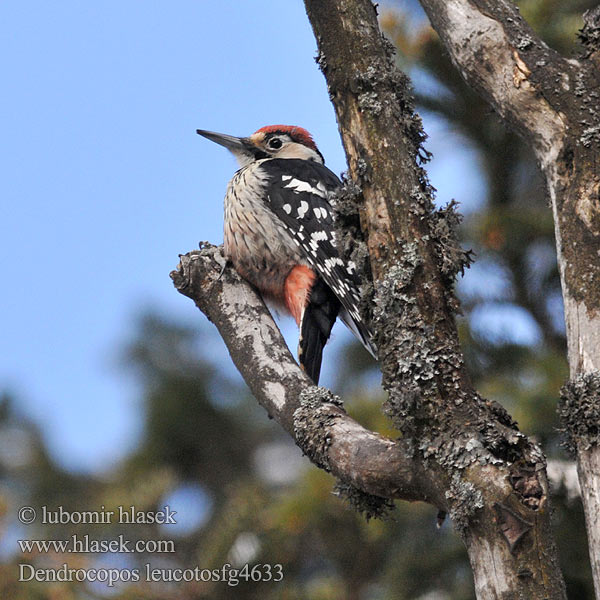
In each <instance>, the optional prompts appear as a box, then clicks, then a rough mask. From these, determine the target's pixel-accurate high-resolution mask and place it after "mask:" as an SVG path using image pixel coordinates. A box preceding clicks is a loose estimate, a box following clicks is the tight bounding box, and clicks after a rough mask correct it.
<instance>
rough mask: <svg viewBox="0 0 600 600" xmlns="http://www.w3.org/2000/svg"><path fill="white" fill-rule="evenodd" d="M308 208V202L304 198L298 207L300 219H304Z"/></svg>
mask: <svg viewBox="0 0 600 600" xmlns="http://www.w3.org/2000/svg"><path fill="white" fill-rule="evenodd" d="M307 210H308V202H306V201H305V200H302V202H300V206H299V207H298V217H299V218H300V219H303V218H304V215H305V214H306V211H307Z"/></svg>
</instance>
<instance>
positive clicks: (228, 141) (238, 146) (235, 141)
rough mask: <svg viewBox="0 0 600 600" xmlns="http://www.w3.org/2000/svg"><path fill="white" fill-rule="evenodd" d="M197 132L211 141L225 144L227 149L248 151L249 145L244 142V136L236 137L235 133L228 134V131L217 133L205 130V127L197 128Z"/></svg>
mask: <svg viewBox="0 0 600 600" xmlns="http://www.w3.org/2000/svg"><path fill="white" fill-rule="evenodd" d="M196 133H197V134H198V135H201V136H203V137H205V138H208V139H209V140H210V141H211V142H215V143H216V144H220V145H221V146H225V148H227V150H229V151H231V152H233V153H234V154H238V153H240V152H246V151H247V146H246V144H245V143H244V138H239V137H234V136H233V135H227V134H226V133H215V132H214V131H205V130H204V129H196Z"/></svg>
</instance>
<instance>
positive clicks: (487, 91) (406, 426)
mask: <svg viewBox="0 0 600 600" xmlns="http://www.w3.org/2000/svg"><path fill="white" fill-rule="evenodd" d="M305 4H306V8H307V13H308V16H309V18H310V21H311V24H312V26H313V29H314V32H315V35H316V38H317V43H318V47H319V55H318V59H317V60H318V63H319V65H320V67H321V69H322V70H323V73H324V75H325V77H326V79H327V84H328V88H329V93H330V97H331V100H332V102H333V104H334V107H335V109H336V113H337V117H338V123H339V127H340V133H341V135H342V139H343V142H344V146H345V149H346V153H347V157H348V163H349V176H348V179H347V181H346V185H345V187H344V189H343V190H342V191H341V193H340V195H339V198H338V202H337V213H338V215H337V216H338V222H339V224H340V233H341V234H343V235H341V240H342V246H343V249H344V250H345V251H346V252H347V254H348V255H349V256H351V257H352V259H353V260H354V261H355V262H356V264H357V265H359V268H362V269H363V270H364V272H365V273H371V274H372V279H371V280H370V281H369V282H367V284H366V285H365V286H364V289H363V290H362V292H363V298H364V302H363V306H362V309H363V312H364V316H365V318H366V319H369V320H370V321H371V323H372V327H373V330H374V331H375V335H376V340H375V341H376V343H377V346H378V349H379V360H380V365H381V368H382V373H383V385H384V387H385V389H386V390H387V391H388V393H389V399H388V401H387V403H386V406H385V410H386V412H387V413H388V414H389V416H390V417H391V418H392V420H393V422H394V423H395V425H396V427H397V428H398V429H399V430H400V431H401V432H402V437H401V440H400V441H393V440H389V439H386V438H383V437H382V436H380V435H378V434H376V433H373V432H370V431H368V430H366V429H364V428H363V427H361V426H360V425H359V424H358V423H356V422H355V421H353V420H352V419H351V418H350V417H348V415H347V414H346V413H345V412H344V411H343V407H342V406H341V402H340V400H339V399H338V398H336V397H334V396H333V395H332V394H331V393H330V392H328V391H327V390H324V389H323V388H317V387H315V386H314V385H312V384H311V382H310V381H309V380H308V378H307V377H306V376H305V375H304V374H303V373H302V372H301V371H300V370H299V368H298V367H297V365H296V364H295V362H294V360H293V358H292V356H291V354H290V353H289V351H288V350H287V348H286V347H285V344H284V342H283V340H282V339H281V336H280V334H279V332H278V330H277V327H276V326H275V325H274V323H273V321H272V319H271V318H270V316H269V314H268V312H267V310H266V308H265V307H264V305H263V303H262V301H261V300H260V299H259V298H258V297H257V295H256V294H255V293H254V291H253V290H252V288H251V287H250V286H249V285H248V284H246V283H245V282H244V281H242V280H241V279H240V278H239V277H238V276H237V275H236V274H235V273H233V272H232V271H231V270H229V269H225V271H224V273H223V275H222V276H221V277H219V271H220V266H221V265H222V263H223V258H222V256H221V254H220V252H219V250H218V249H216V248H214V247H206V248H203V249H202V250H201V251H199V252H198V251H196V252H192V253H189V254H188V255H185V256H183V257H182V258H181V263H180V265H179V268H178V270H177V271H174V272H173V273H172V277H173V280H174V283H175V286H176V287H177V289H178V290H179V291H180V292H181V293H183V294H185V295H187V296H189V297H190V298H192V299H193V300H194V301H195V302H196V304H197V306H198V307H199V308H200V309H201V310H202V311H203V312H205V314H207V316H208V317H209V319H211V320H212V321H213V322H214V323H215V324H216V326H217V327H218V329H219V331H220V333H221V335H222V337H223V338H224V340H225V342H226V344H227V345H228V348H229V351H230V353H231V355H232V358H233V360H234V362H235V364H236V366H237V367H238V369H239V370H240V372H241V373H242V375H243V376H244V378H245V379H246V381H247V383H248V385H249V386H250V388H251V390H252V392H253V393H254V395H255V396H256V398H257V399H258V401H259V402H260V403H261V404H262V405H263V406H264V407H265V409H266V410H267V411H268V413H269V415H270V416H271V417H273V418H275V419H276V420H277V421H279V422H280V423H281V425H282V426H283V427H284V428H285V429H286V430H287V431H288V432H289V433H290V434H291V435H292V436H293V437H294V439H295V440H296V442H297V443H298V445H299V446H300V447H301V448H302V449H303V450H304V452H306V454H308V456H309V457H310V458H311V459H312V460H313V462H315V463H316V464H317V465H319V466H320V467H322V468H324V469H326V470H329V471H331V472H332V473H333V474H334V475H336V477H338V479H339V480H340V482H341V486H340V489H342V490H345V493H346V495H347V496H348V497H350V499H351V500H352V502H353V503H354V504H358V506H359V508H361V509H362V510H364V511H365V512H367V514H369V515H373V514H378V513H380V512H382V511H384V510H385V509H386V507H387V505H388V501H389V499H393V498H403V499H409V500H424V501H427V502H430V503H432V504H433V505H435V506H437V507H438V508H440V509H442V510H445V511H448V512H449V513H450V516H451V517H452V519H453V522H454V524H455V527H456V528H457V530H458V531H459V533H460V534H461V535H462V537H463V539H464V540H465V543H466V546H467V550H468V552H469V557H470V560H471V564H472V567H473V572H474V575H475V586H476V591H477V596H478V598H480V599H488V598H489V599H500V598H501V599H503V600H506V599H513V598H514V599H517V598H519V599H520V598H527V599H532V600H536V599H542V598H544V599H553V600H554V599H559V598H564V597H565V591H564V584H563V581H562V577H561V574H560V569H559V568H558V562H557V556H556V549H555V546H554V543H553V540H552V536H551V533H550V531H551V528H550V508H549V503H548V484H547V479H546V473H545V460H544V457H543V455H542V453H541V452H540V450H539V448H538V447H537V446H536V445H535V444H534V443H533V442H532V441H530V440H529V439H527V438H526V437H525V436H524V435H522V434H521V433H520V432H519V431H518V429H517V427H516V424H515V423H514V422H513V420H512V419H511V418H510V416H509V415H508V414H507V413H506V411H504V409H503V408H502V407H501V406H499V405H498V404H496V403H493V402H488V401H486V400H484V399H482V398H481V397H480V396H479V395H478V394H477V392H476V391H475V390H474V389H473V387H472V385H471V382H470V380H469V377H468V374H467V373H466V370H465V368H464V364H463V357H462V353H461V350H460V347H459V344H458V337H457V332H456V327H455V323H454V315H455V312H456V310H457V307H458V302H457V300H456V297H455V295H454V292H453V282H454V279H455V277H456V275H457V273H458V272H459V271H461V270H462V269H463V268H464V267H465V266H467V265H468V263H469V256H468V254H467V253H465V252H463V251H462V250H461V248H460V246H459V245H458V243H457V240H456V235H455V230H456V226H457V223H458V216H457V215H456V214H455V212H454V209H453V207H452V206H448V207H446V208H444V209H442V210H435V209H434V206H433V202H432V190H431V188H430V186H429V184H428V182H427V178H426V174H425V172H424V171H423V169H422V167H421V163H422V161H423V160H424V159H426V158H427V153H426V152H425V151H424V150H423V148H422V146H421V144H422V141H423V139H424V134H423V132H422V129H421V123H420V120H419V118H418V117H417V116H416V115H415V114H414V111H413V106H412V100H411V94H410V89H409V85H408V81H407V79H406V77H405V76H404V75H403V74H402V73H400V72H399V71H397V70H396V68H395V65H394V59H393V49H392V47H391V44H389V42H387V41H386V40H385V38H384V37H383V36H382V35H381V32H380V31H379V28H378V24H377V18H376V13H375V8H374V6H373V4H372V3H371V2H370V0H305ZM422 4H423V5H424V7H425V8H426V10H427V11H428V13H429V15H430V18H431V20H432V23H433V24H434V26H435V27H436V28H437V29H438V31H439V33H440V35H441V37H442V39H443V41H444V43H445V44H446V46H447V48H448V50H449V52H450V54H451V55H452V57H453V59H454V60H455V62H456V64H457V65H458V66H459V69H460V70H461V72H462V73H463V75H464V76H465V78H466V79H467V80H468V81H469V82H470V83H471V84H472V85H473V87H475V88H476V89H478V90H479V91H480V92H481V93H482V94H484V95H485V96H486V98H488V100H489V101H490V103H491V104H492V105H493V106H494V107H495V108H496V110H497V111H498V112H499V113H500V115H501V116H502V117H503V118H505V119H506V121H507V122H508V123H509V124H511V125H512V126H514V127H515V128H517V129H518V130H520V131H521V132H522V133H523V134H524V135H525V137H526V138H527V139H528V140H529V141H530V142H531V144H532V147H533V149H534V151H535V153H536V155H537V157H538V159H539V161H540V164H541V165H542V168H543V169H544V172H545V174H546V178H547V181H548V188H549V193H550V197H551V200H552V205H553V210H554V214H555V219H556V223H557V225H556V228H557V240H558V241H557V243H558V247H559V256H560V261H561V265H560V266H561V275H562V281H563V287H564V290H565V305H566V310H567V313H568V314H567V327H568V332H569V359H570V361H572V380H571V382H569V384H567V386H565V389H566V392H565V401H564V403H563V409H564V413H565V414H566V415H567V417H569V418H570V420H568V419H567V420H568V424H567V426H566V427H567V429H568V430H569V432H570V434H571V438H572V439H573V444H574V447H576V448H577V450H578V451H579V452H580V473H584V475H585V474H587V476H588V478H589V479H590V480H593V479H594V473H593V471H594V469H595V468H597V461H596V458H595V457H596V454H594V452H595V451H596V450H597V448H598V440H597V439H595V438H594V437H593V435H592V434H593V430H590V429H585V428H584V423H583V422H582V420H583V419H584V417H583V415H584V413H585V414H588V415H590V414H591V415H594V416H595V417H594V418H597V416H598V415H597V410H596V408H597V406H598V397H597V388H596V387H595V383H594V382H595V381H596V380H595V376H596V373H597V370H598V367H599V364H600V363H599V362H598V354H599V352H600V349H599V348H600V344H598V343H597V342H598V324H599V323H598V320H599V319H600V315H599V314H598V311H597V308H598V302H600V289H599V286H600V261H599V260H598V256H599V255H600V253H599V252H598V251H599V250H600V248H599V247H598V241H599V236H600V222H599V220H598V210H599V207H600V199H599V197H598V194H599V188H600V183H599V180H598V176H597V174H593V167H594V166H596V165H597V164H598V161H597V152H598V140H599V139H600V128H599V127H598V112H597V110H598V102H597V101H596V102H595V103H593V102H592V101H591V98H592V94H594V93H596V100H597V90H598V89H600V86H599V85H598V84H599V81H598V54H599V53H598V15H597V14H596V13H594V14H592V15H588V17H587V19H588V25H586V30H584V33H582V39H583V37H585V40H584V41H585V43H586V46H585V51H584V54H583V55H582V57H581V58H580V59H579V60H566V59H564V58H562V57H560V56H558V55H556V53H554V52H553V51H551V50H550V49H549V48H548V47H547V46H545V45H544V44H543V43H542V42H540V41H539V40H538V39H537V37H536V36H535V34H534V33H533V32H532V31H531V30H530V28H529V27H528V26H527V24H526V23H524V21H523V20H522V19H521V17H520V16H519V14H518V12H517V11H516V9H515V7H514V5H513V4H512V3H510V2H508V1H507V0H497V1H492V0H489V1H485V0H444V1H442V0H422ZM590 90H592V91H590ZM594 90H595V91H594ZM573 98H576V101H575V102H572V100H573ZM596 292H598V293H596ZM594 343H596V347H594ZM582 373H583V374H587V375H586V376H589V377H591V378H592V380H590V381H588V379H589V377H588V379H586V380H585V382H584V384H582V385H581V386H579V387H578V381H579V380H578V379H577V377H578V376H579V374H582ZM580 388H582V389H581V390H580ZM594 394H596V395H595V396H594ZM584 429H585V431H584ZM595 431H596V432H597V431H599V429H598V428H596V429H595ZM582 452H588V453H589V455H585V456H588V458H589V460H587V461H583V460H582V459H581V457H582V456H584V455H583V454H582ZM584 475H582V480H583V479H584ZM589 489H590V490H593V489H594V488H593V487H592V486H590V487H589ZM595 489H596V492H595V494H596V495H595V499H594V497H593V496H594V495H593V494H592V495H591V496H590V499H589V501H588V500H586V501H587V502H588V503H589V504H591V505H593V504H594V503H595V502H597V501H598V498H597V497H598V494H597V491H598V490H597V487H596V488H595ZM584 494H585V492H584ZM596 514H597V513H596Z"/></svg>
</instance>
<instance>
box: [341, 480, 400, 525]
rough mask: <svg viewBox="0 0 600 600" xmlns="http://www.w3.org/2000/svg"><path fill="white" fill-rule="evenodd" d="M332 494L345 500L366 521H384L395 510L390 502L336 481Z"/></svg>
mask: <svg viewBox="0 0 600 600" xmlns="http://www.w3.org/2000/svg"><path fill="white" fill-rule="evenodd" d="M333 494H334V495H335V496H337V497H338V498H341V499H343V500H346V501H347V502H348V504H350V506H351V507H352V508H353V509H354V510H355V511H357V512H358V513H360V514H361V515H362V516H363V517H365V519H366V520H367V521H369V520H370V519H385V518H387V517H389V515H390V513H391V512H392V511H393V510H394V509H395V508H396V506H395V504H394V502H393V501H392V500H389V499H388V498H382V497H381V496H374V495H373V494H367V493H366V492H363V491H361V490H359V489H358V488H356V487H354V486H353V485H350V484H348V483H344V482H343V481H338V482H337V483H336V484H335V487H334V488H333Z"/></svg>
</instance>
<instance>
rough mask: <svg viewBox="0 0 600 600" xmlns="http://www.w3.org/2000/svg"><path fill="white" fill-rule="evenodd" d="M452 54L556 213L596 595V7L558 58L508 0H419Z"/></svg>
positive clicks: (570, 423) (599, 342) (599, 447)
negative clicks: (526, 156)
mask: <svg viewBox="0 0 600 600" xmlns="http://www.w3.org/2000/svg"><path fill="white" fill-rule="evenodd" d="M421 4H422V5H423V7H424V8H425V10H426V11H427V14H428V16H429V18H430V20H431V23H432V25H433V27H434V28H435V29H436V31H437V32H438V33H439V35H440V38H441V39H442V42H443V43H444V46H445V47H446V48H447V49H448V51H449V53H450V56H451V57H452V60H453V62H454V63H455V65H456V66H457V68H458V69H459V71H460V72H461V74H462V75H463V77H464V78H465V80H466V81H467V83H469V84H470V85H471V86H472V87H473V88H474V89H476V90H477V91H479V92H480V93H481V94H482V96H483V97H484V98H486V99H487V100H488V101H489V103H490V104H491V105H492V106H493V107H494V109H495V110H496V111H497V112H498V113H499V115H500V116H501V117H502V118H503V119H504V120H505V122H506V123H507V124H508V125H509V126H511V127H513V128H514V129H515V130H516V131H517V132H518V133H520V134H521V135H523V137H524V138H525V140H526V141H527V142H528V143H529V144H530V145H531V146H532V149H533V151H534V152H535V155H536V157H537V160H538V163H539V165H540V167H541V169H542V171H543V173H544V175H545V178H546V185H547V189H548V195H549V198H550V202H551V206H552V211H553V215H554V223H555V233H556V246H557V256H558V266H559V271H560V276H561V283H562V292H563V300H564V310H565V322H566V331H567V344H568V360H569V367H570V381H569V382H567V384H566V385H565V388H564V392H563V399H562V401H561V406H560V413H561V417H562V420H563V423H564V426H565V429H566V430H567V433H568V436H569V444H570V445H571V448H572V449H573V451H574V452H576V454H577V460H578V469H579V475H580V479H581V481H580V483H581V487H582V498H583V504H584V510H585V515H586V522H587V531H588V537H589V540H588V541H589V548H590V558H591V563H592V572H593V577H594V586H595V590H596V597H597V598H600V522H599V517H598V515H599V514H600V469H598V465H599V464H600V434H599V432H600V394H599V388H598V386H597V383H595V382H597V380H598V378H599V377H600V167H599V165H600V93H599V90H600V7H597V8H596V9H594V10H591V11H588V12H587V13H586V14H585V15H584V22H585V26H584V28H583V30H582V32H581V34H580V39H581V42H582V44H583V51H582V53H581V55H580V56H579V57H578V58H577V59H566V58H564V57H562V56H560V55H558V54H557V53H556V52H555V51H553V50H551V49H550V48H549V47H548V46H547V45H546V44H544V43H543V42H542V41H541V40H540V39H539V38H538V37H537V36H536V35H535V33H534V32H533V31H532V30H531V28H530V27H529V25H528V24H527V23H526V22H525V21H524V20H523V18H522V17H521V16H520V15H519V13H518V9H517V8H516V7H515V5H514V4H513V3H512V2H509V1H508V0H450V1H446V0H443V1H442V0H421Z"/></svg>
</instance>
